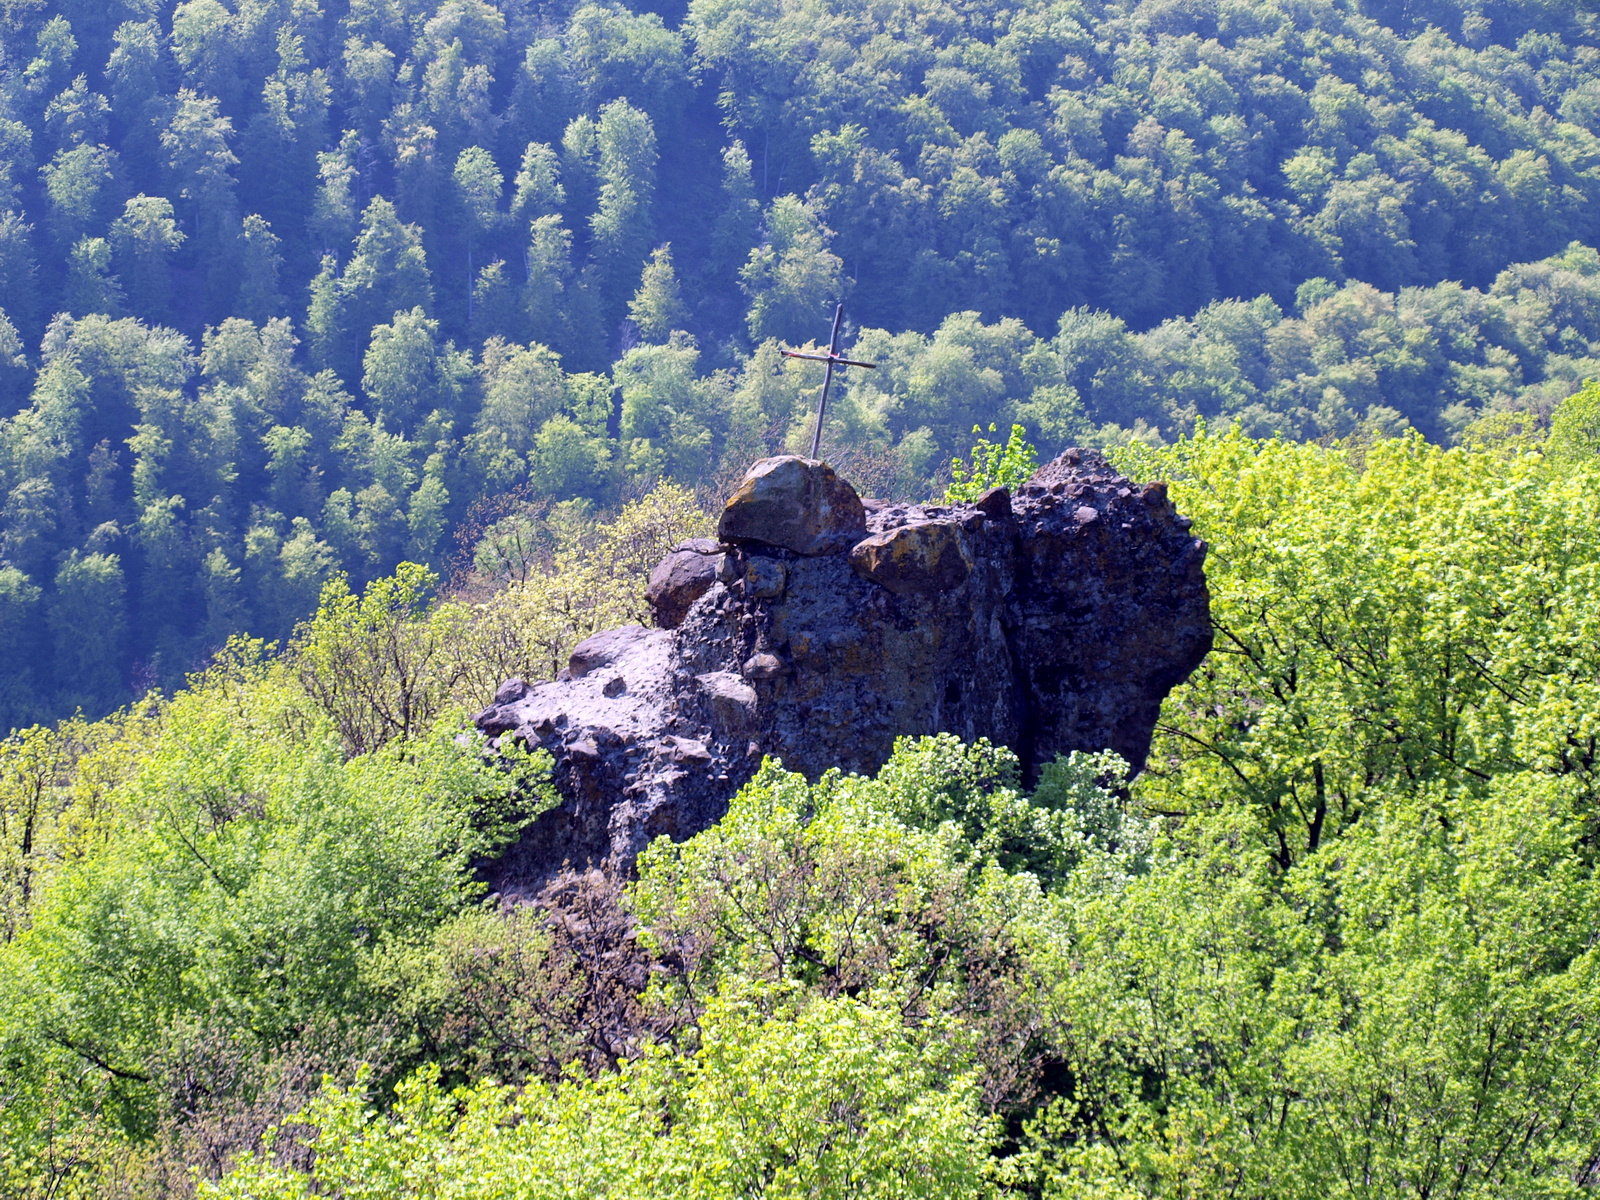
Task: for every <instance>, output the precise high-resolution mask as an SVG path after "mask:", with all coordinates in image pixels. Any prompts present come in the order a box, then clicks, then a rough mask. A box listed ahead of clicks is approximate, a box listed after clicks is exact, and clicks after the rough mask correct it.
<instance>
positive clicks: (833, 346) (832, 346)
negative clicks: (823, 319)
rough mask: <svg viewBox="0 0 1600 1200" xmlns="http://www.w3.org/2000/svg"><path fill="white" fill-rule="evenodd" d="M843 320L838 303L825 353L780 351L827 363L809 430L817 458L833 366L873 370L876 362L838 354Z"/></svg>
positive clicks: (842, 312) (786, 356) (788, 355)
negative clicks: (813, 425) (820, 396)
mask: <svg viewBox="0 0 1600 1200" xmlns="http://www.w3.org/2000/svg"><path fill="white" fill-rule="evenodd" d="M842 320H844V305H843V304H840V305H839V307H838V308H836V309H834V310H833V337H831V338H829V339H828V352H827V353H826V354H804V353H802V352H801V351H799V350H783V351H780V353H781V354H782V355H783V356H784V357H785V358H806V359H810V360H811V361H812V362H821V363H827V364H828V370H827V373H826V374H825V375H823V377H822V398H821V399H820V400H818V401H817V427H816V428H815V429H814V430H812V431H811V457H812V458H819V457H821V454H822V417H823V414H825V413H826V412H827V411H828V388H829V387H831V386H832V384H833V369H834V367H865V368H866V369H867V370H869V371H871V370H875V369H876V368H877V366H878V364H877V363H869V362H857V361H856V360H855V359H853V358H843V357H841V356H840V354H839V322H840V321H842Z"/></svg>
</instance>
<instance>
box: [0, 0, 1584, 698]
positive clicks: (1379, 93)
mask: <svg viewBox="0 0 1600 1200" xmlns="http://www.w3.org/2000/svg"><path fill="white" fill-rule="evenodd" d="M0 45H3V52H4V57H3V59H0V310H3V313H0V404H3V407H4V411H3V413H0V416H3V417H4V420H3V422H0V493H3V502H0V726H10V725H16V724H22V723H26V722H27V721H29V720H32V719H36V718H43V717H50V716H53V715H57V714H61V713H64V712H70V711H71V710H72V709H73V708H74V707H75V706H79V705H81V706H83V707H84V708H86V709H87V710H89V711H90V712H91V713H94V712H103V711H106V710H107V709H108V708H110V707H111V706H113V705H115V704H117V703H119V702H122V701H124V700H126V699H127V698H129V697H131V696H132V695H134V694H136V693H139V692H142V691H143V690H144V689H146V688H147V687H149V686H151V685H154V684H159V685H162V686H166V687H169V688H170V687H172V686H174V685H176V684H177V683H179V682H180V681H181V679H182V677H183V674H184V672H185V671H187V670H191V669H194V668H195V667H197V666H200V665H203V664H204V662H205V661H206V660H207V658H208V656H209V654H210V653H211V652H212V651H214V650H215V649H216V648H217V647H219V646H220V645H221V644H222V642H223V641H224V639H225V638H226V636H227V634H228V633H230V632H236V631H249V632H252V633H256V634H259V635H263V636H267V637H270V638H282V637H284V636H285V635H286V634H287V633H288V632H289V630H290V629H291V628H292V627H293V625H294V623H295V622H296V621H297V620H299V619H301V618H303V617H304V616H305V615H307V614H308V613H309V612H310V610H311V608H312V607H313V606H314V604H315V601H316V597H317V595H318V593H319V590H320V588H321V587H322V585H323V584H324V583H325V582H326V581H327V580H328V579H330V578H331V577H333V576H334V575H335V574H336V573H338V572H345V573H347V574H348V575H349V576H350V577H351V578H352V579H353V580H354V581H355V582H356V583H357V584H358V585H359V584H360V583H362V582H365V581H366V580H369V579H373V578H377V577H379V576H381V575H383V574H385V573H387V572H389V571H391V570H393V568H394V567H395V565H396V564H397V563H399V562H400V561H402V560H403V559H410V560H414V561H417V562H421V563H426V564H430V565H432V566H434V567H435V568H438V569H441V570H443V571H444V572H445V573H446V574H450V573H451V569H450V568H451V566H452V556H453V555H454V554H455V552H456V550H457V548H458V540H457V537H456V535H457V533H458V532H459V531H461V530H463V529H465V530H466V532H467V535H468V536H466V538H465V541H466V542H470V541H471V540H472V536H471V535H473V534H475V533H476V532H477V531H479V530H480V529H481V527H482V526H484V525H485V524H486V523H490V522H492V521H493V520H494V519H497V518H498V517H500V516H502V515H505V514H507V513H513V512H514V510H518V509H519V506H521V507H522V508H523V509H526V511H527V512H529V513H532V514H534V515H538V514H539V513H541V512H542V511H543V510H544V508H545V507H547V506H548V505H550V504H552V503H561V502H568V505H569V507H568V509H567V510H565V511H568V512H569V513H570V514H571V515H572V516H573V519H578V518H579V517H581V515H582V514H581V513H576V512H573V510H572V508H571V503H570V502H574V501H576V502H577V504H578V505H579V507H581V506H583V505H591V506H598V508H597V510H598V511H602V512H603V511H608V510H611V509H612V508H613V507H614V506H615V505H616V504H617V503H619V502H620V501H622V500H624V499H627V498H629V497H632V496H638V495H641V494H643V493H644V492H645V491H647V490H648V489H649V488H650V487H651V486H652V485H653V484H654V483H656V482H657V481H659V480H661V479H663V478H671V479H676V480H678V481H679V482H682V483H687V484H690V485H699V484H701V483H703V482H704V481H707V480H713V481H714V480H718V479H726V478H727V477H728V476H729V475H730V474H731V473H733V472H736V471H738V470H740V469H742V467H743V466H744V464H745V463H746V462H748V461H749V460H750V459H751V458H752V457H754V456H756V455H758V454H760V453H763V452H765V451H769V450H771V449H774V448H777V447H780V446H782V445H784V444H786V443H787V444H795V439H796V438H798V437H803V436H804V413H805V412H806V410H807V407H808V405H809V404H810V403H811V402H812V400H813V397H814V390H815V388H816V386H817V385H818V383H819V382H820V380H819V373H818V372H817V371H816V369H815V368H814V367H804V366H801V365H798V364H793V363H787V364H786V363H784V362H783V361H782V360H780V359H779V358H778V356H777V354H776V349H775V346H776V342H775V339H783V340H785V341H789V342H795V341H804V340H807V339H811V338H818V337H821V336H823V335H824V334H825V332H826V321H827V316H828V313H829V311H830V306H831V303H832V302H833V301H834V300H835V299H837V298H840V297H842V298H843V299H844V300H845V301H846V303H847V306H848V312H849V315H850V320H851V332H852V336H854V337H855V338H856V347H857V349H858V350H859V351H860V352H861V354H862V355H864V356H867V357H869V358H871V359H873V360H876V361H878V362H880V363H881V364H882V365H881V366H880V368H879V370H878V371H877V372H875V373H871V374H868V373H865V372H855V373H854V377H853V378H852V379H851V380H849V381H848V382H847V386H846V390H845V392H844V395H843V396H842V397H841V401H840V403H839V404H838V405H837V406H836V407H835V410H834V411H835V417H834V420H833V421H832V423H831V424H830V428H829V431H828V446H829V454H830V457H832V458H833V459H834V460H835V461H837V462H840V463H841V464H843V465H846V466H847V467H848V468H850V472H851V474H852V475H853V477H854V478H856V479H857V480H858V481H859V482H862V483H863V484H865V485H866V486H868V487H870V488H872V489H874V490H878V491H883V492H902V493H915V492H921V491H925V490H926V489H927V488H928V487H929V486H932V485H933V484H934V483H936V482H937V477H938V476H939V475H940V473H941V471H942V470H943V469H944V464H945V463H947V462H948V460H949V457H950V455H951V454H952V453H953V452H956V451H958V450H962V449H964V448H965V445H966V441H967V438H968V431H969V430H970V428H971V426H972V425H973V424H974V423H975V422H978V421H982V422H985V423H987V422H990V421H997V420H998V421H1010V420H1015V421H1019V422H1021V423H1023V424H1024V425H1026V426H1027V428H1028V430H1029V432H1030V435H1031V436H1032V437H1033V438H1034V440H1035V441H1037V442H1038V443H1039V445H1040V446H1041V449H1042V450H1043V451H1045V452H1046V454H1049V453H1051V452H1053V451H1054V450H1056V449H1058V448H1059V447H1060V446H1061V445H1063V444H1065V443H1067V442H1070V441H1079V442H1088V443H1099V444H1106V445H1117V444H1122V443H1124V442H1126V441H1128V440H1129V439H1130V438H1137V439H1139V440H1143V441H1150V442H1155V441H1160V440H1170V439H1171V438H1173V437H1175V436H1177V435H1178V434H1180V433H1182V432H1184V431H1186V430H1189V429H1192V428H1193V426H1194V422H1195V421H1196V419H1197V418H1200V417H1204V418H1208V419H1213V420H1215V419H1217V418H1223V419H1233V418H1237V419H1239V420H1241V421H1242V422H1243V424H1244V426H1245V427H1246V429H1247V430H1249V431H1251V432H1253V433H1257V434H1270V433H1272V432H1275V431H1282V432H1284V433H1286V434H1288V435H1291V436H1295V437H1326V436H1344V435H1348V434H1352V433H1357V432H1362V431H1366V432H1369V433H1370V432H1389V433H1392V432H1396V431H1399V430H1401V429H1404V428H1405V427H1406V426H1407V425H1408V424H1409V425H1410V426H1411V427H1414V428H1416V429H1418V430H1420V431H1422V432H1423V433H1424V434H1425V435H1426V436H1427V437H1429V438H1431V439H1435V440H1437V441H1441V442H1450V441H1451V440H1453V439H1455V438H1457V437H1459V436H1460V435H1461V433H1462V431H1463V430H1464V429H1466V428H1467V427H1468V426H1469V425H1471V423H1472V422H1473V421H1475V420H1477V419H1480V418H1481V417H1482V416H1483V415H1485V414H1486V413H1493V412H1496V411H1500V410H1505V409H1517V408H1530V409H1532V410H1534V411H1535V413H1536V414H1539V413H1546V412H1548V410H1549V407H1550V406H1551V405H1552V404H1553V403H1554V402H1555V401H1556V400H1558V399H1559V398H1560V397H1561V396H1562V395H1565V394H1567V393H1569V392H1571V391H1573V390H1575V388H1576V386H1577V385H1578V383H1580V382H1581V381H1582V379H1583V378H1584V377H1585V376H1586V375H1588V374H1591V373H1595V371H1596V368H1595V366H1594V361H1595V359H1596V358H1600V349H1597V348H1596V343H1597V342H1600V282H1597V280H1600V258H1597V256H1596V253H1595V250H1594V247H1595V246H1596V245H1597V244H1600V203H1597V202H1600V140H1597V138H1596V131H1600V70H1597V63H1600V57H1597V46H1596V41H1595V37H1594V30H1593V18H1592V17H1591V15H1590V14H1588V13H1587V12H1586V11H1580V10H1576V9H1573V8H1571V7H1568V6H1563V5H1558V4H1540V3H1526V4H1516V5H1512V4H1502V3H1490V4H1487V5H1482V6H1477V5H1474V6H1466V7H1456V6H1453V5H1444V4H1429V3H1421V4H1403V5H1402V4H1388V3H1372V4H1369V5H1357V4H1346V3H1338V4H1292V3H1287V2H1284V3H1276V2H1272V0H1267V2H1261V3H1251V4H1235V3H1221V2H1216V3H1212V2H1208V0H1196V2H1194V3H1182V4H1179V3H1171V2H1168V0H1145V2H1143V3H1137V4H1132V3H1110V4H1103V3H1097V2H1092V0H1091V2H1084V3H1078V2H1076V0H1070V2H1069V0H1028V2H1027V3H1023V4H1021V5H1020V6H1016V7H1008V8H1000V7H996V6H993V5H986V4H980V3H957V4H938V3H933V2H932V0H919V2H917V3H911V4H902V5H880V4H872V3H863V4H853V5H846V4H842V3H840V4H831V5H830V4H822V3H812V4H801V3H798V2H797V0H693V3H691V4H689V5H688V6H687V8H684V7H682V6H677V5H673V4H666V5H664V6H662V7H660V8H659V9H654V10H652V9H641V10H639V11H632V10H630V9H628V8H627V7H625V6H623V5H621V4H583V5H577V4H570V3H549V4H539V3H533V2H530V0H504V2H503V3H501V4H499V5H498V6H495V5H493V4H490V3H488V2H487V0H445V2H444V3H433V2H431V0H356V2H354V3H348V4H347V3H342V2H337V0H335V2H331V3H329V4H327V5H326V6H325V7H320V6H319V5H318V4H317V3H316V2H315V0H294V2H292V3H291V2H290V0H237V2H232V3H223V2H222V0H186V2H185V3H182V4H175V5H174V4H169V3H165V2H160V0H115V2H112V0H93V2H87V0H57V2H54V3H44V2H42V0H12V2H10V3H7V4H6V5H4V7H3V12H0ZM508 495H514V497H515V499H514V500H512V501H506V500H503V499H502V500H501V501H499V502H498V503H497V506H495V507H493V508H491V509H484V508H483V507H482V505H481V501H483V499H484V498H485V497H500V498H504V497H507V496H508ZM519 519H520V518H519ZM460 565H461V564H460V562H455V563H454V564H453V566H456V567H459V566H460Z"/></svg>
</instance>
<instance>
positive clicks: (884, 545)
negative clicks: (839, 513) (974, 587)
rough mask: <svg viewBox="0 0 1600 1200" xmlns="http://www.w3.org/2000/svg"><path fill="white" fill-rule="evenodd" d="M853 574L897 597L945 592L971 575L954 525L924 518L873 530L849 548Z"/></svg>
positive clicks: (957, 530)
mask: <svg viewBox="0 0 1600 1200" xmlns="http://www.w3.org/2000/svg"><path fill="white" fill-rule="evenodd" d="M850 565H851V567H853V568H854V569H855V572H856V574H857V575H859V576H861V578H863V579H870V580H871V581H872V582H873V583H876V584H878V585H879V586H881V587H886V588H888V589H889V590H890V591H891V592H893V593H895V595H897V596H915V595H927V594H931V593H933V592H948V591H949V590H950V589H951V588H954V587H960V586H961V585H962V584H963V583H965V582H966V579H967V576H968V575H971V574H972V564H971V563H970V562H969V561H968V560H967V554H966V549H965V547H963V546H962V544H961V533H960V529H959V527H958V526H955V525H952V524H949V523H948V522H944V521H939V522H933V521H924V522H919V523H917V524H914V525H902V526H900V527H899V528H898V529H890V530H888V531H886V532H884V533H875V534H873V535H872V536H871V537H869V538H865V539H863V540H862V541H860V542H857V543H856V545H855V548H854V549H852V550H851V551H850Z"/></svg>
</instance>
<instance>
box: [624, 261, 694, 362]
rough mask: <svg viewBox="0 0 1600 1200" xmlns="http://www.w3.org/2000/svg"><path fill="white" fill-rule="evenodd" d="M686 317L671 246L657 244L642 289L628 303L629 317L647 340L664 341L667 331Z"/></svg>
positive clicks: (641, 285)
mask: <svg viewBox="0 0 1600 1200" xmlns="http://www.w3.org/2000/svg"><path fill="white" fill-rule="evenodd" d="M687 316H688V312H687V310H686V309H685V308H684V304H683V294H682V293H681V292H680V291H679V290H678V276H677V274H676V273H675V272H674V271H673V269H672V247H671V246H657V247H656V248H655V250H653V251H652V252H651V254H650V261H649V262H648V263H646V264H645V268H644V274H643V275H642V276H641V277H640V279H639V290H638V291H637V292H635V293H634V294H633V299H632V300H631V301H630V302H629V303H628V319H629V320H630V321H632V322H633V323H634V324H635V325H636V326H638V328H639V332H640V333H642V334H643V335H644V336H645V338H646V340H648V341H652V342H664V341H666V339H667V334H669V333H671V332H672V330H673V329H675V328H678V327H679V326H681V325H682V324H683V322H684V318H685V317H687Z"/></svg>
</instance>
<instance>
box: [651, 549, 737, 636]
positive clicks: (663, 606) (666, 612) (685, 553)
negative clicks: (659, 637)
mask: <svg viewBox="0 0 1600 1200" xmlns="http://www.w3.org/2000/svg"><path fill="white" fill-rule="evenodd" d="M721 563H722V547H721V546H719V545H718V544H717V543H716V542H714V541H713V540H712V539H710V538H695V539H693V540H692V541H688V542H684V543H682V544H680V545H679V546H678V547H677V548H676V549H674V550H673V552H672V553H671V554H669V555H667V556H666V557H665V558H663V559H662V560H661V561H660V562H659V563H658V564H657V565H656V569H655V570H654V571H652V572H650V586H649V587H647V588H646V589H645V593H644V598H645V600H646V601H647V602H648V603H649V605H650V611H651V612H652V613H653V614H655V618H656V624H657V625H658V626H660V627H661V628H662V629H676V628H677V627H678V626H679V625H680V624H682V622H683V618H684V617H685V616H687V615H688V612H689V606H690V605H691V604H693V603H694V602H695V601H696V600H698V599H700V597H701V596H704V595H705V594H706V593H707V592H708V591H710V590H711V585H712V584H713V583H715V582H716V581H717V568H718V567H719V566H721Z"/></svg>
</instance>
